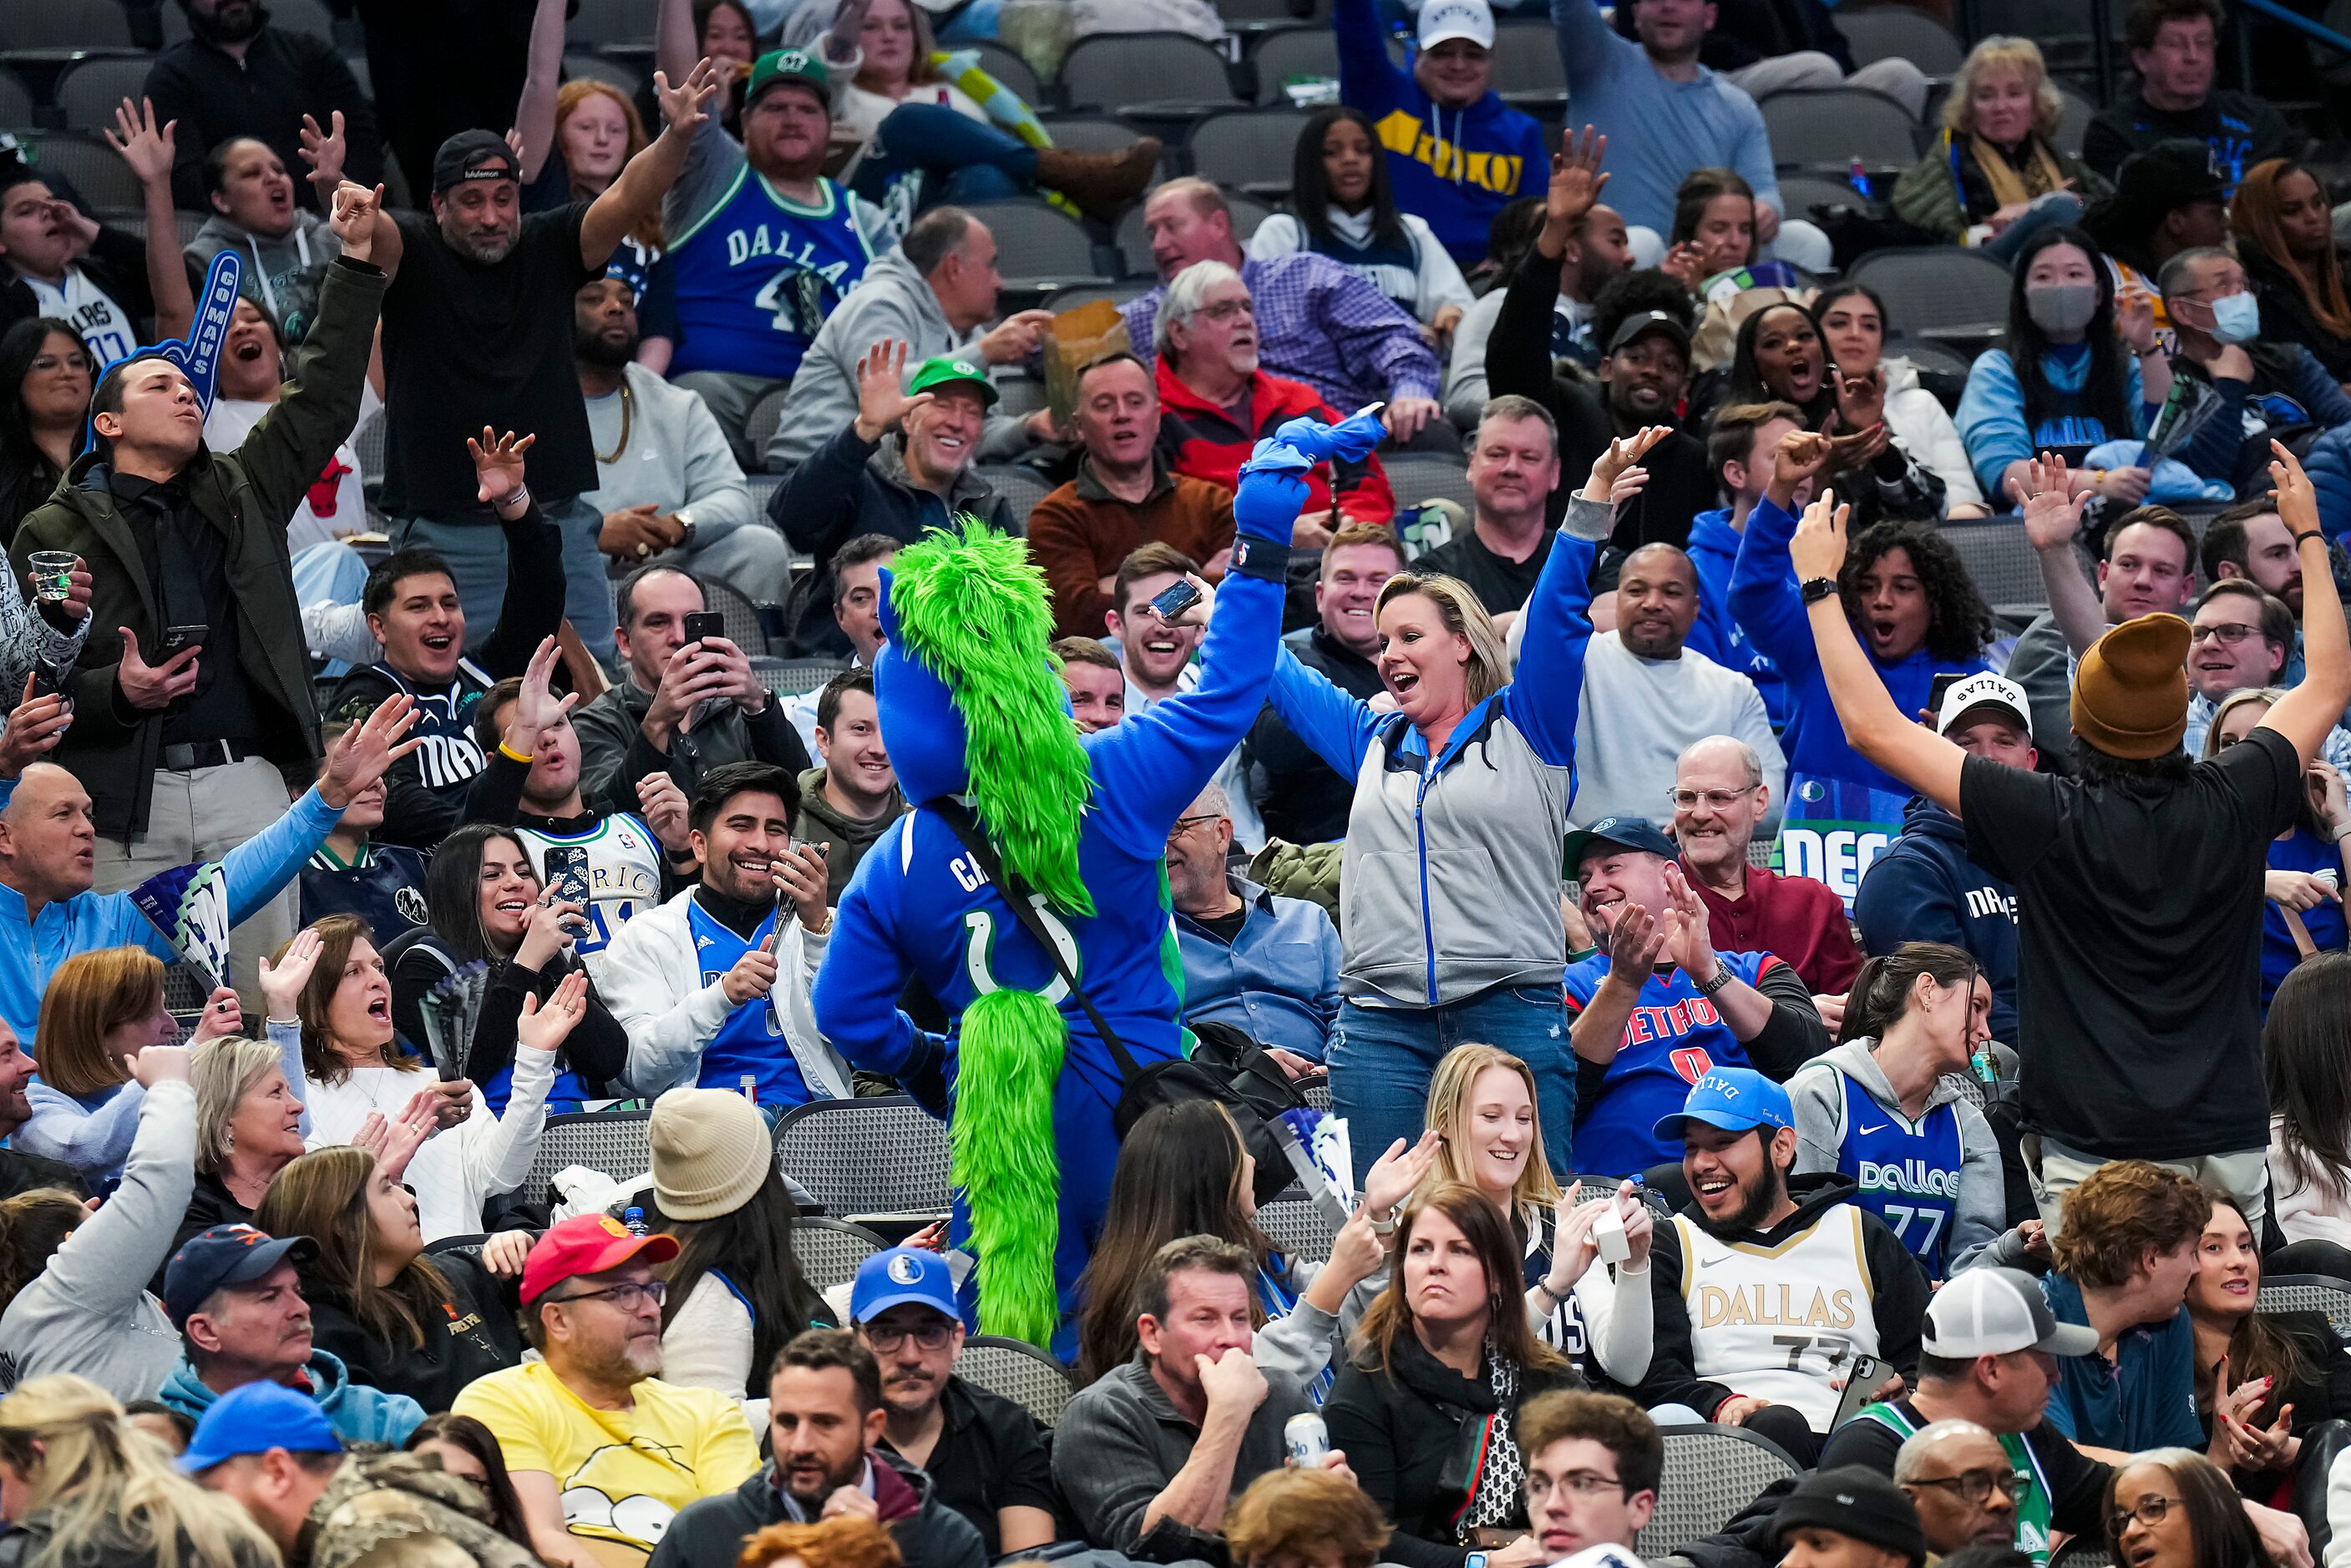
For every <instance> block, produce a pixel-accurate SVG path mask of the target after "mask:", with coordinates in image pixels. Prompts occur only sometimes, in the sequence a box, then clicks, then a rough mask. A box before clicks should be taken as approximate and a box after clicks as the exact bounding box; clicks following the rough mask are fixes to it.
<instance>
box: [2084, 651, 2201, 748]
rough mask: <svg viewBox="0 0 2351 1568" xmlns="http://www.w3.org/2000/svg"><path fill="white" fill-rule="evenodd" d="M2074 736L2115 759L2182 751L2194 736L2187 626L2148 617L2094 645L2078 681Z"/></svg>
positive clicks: (2085, 655) (2087, 655)
mask: <svg viewBox="0 0 2351 1568" xmlns="http://www.w3.org/2000/svg"><path fill="white" fill-rule="evenodd" d="M2187 732H2188V623H2187V622H2186V621H2184V620H2182V619H2180V618H2179V617H2178V616H2176V615H2143V616H2140V617H2139V618H2137V620H2126V621H2125V622H2123V623H2122V625H2120V626H2118V627H2116V628H2113V629H2112V630H2110V631H2108V632H2107V633H2106V635H2105V636H2104V637H2102V638H2100V639H2098V640H2097V641H2096V642H2095V643H2092V644H2091V645H2090V651H2089V652H2087V653H2085V654H2084V655H2082V668H2081V669H2080V670H2077V671H2075V673H2074V733H2075V734H2077V735H2079V736H2081V737H2082V739H2084V740H2085V741H2087V742H2090V744H2092V745H2093V746H2095V747H2096V748H2097V749H2098V750H2100V751H2102V752H2104V753H2106V754H2107V755H2108V756H2110V757H2127V758H2130V759H2133V760H2135V761H2139V762H2145V761H2147V760H2148V759H2150V758H2154V757H2159V756H2162V755H2164V754H2165V753H2168V752H2170V751H2172V750H2174V749H2176V748H2177V747H2178V746H2179V739H2180V737H2181V736H2182V735H2184V734H2186V733H2187Z"/></svg>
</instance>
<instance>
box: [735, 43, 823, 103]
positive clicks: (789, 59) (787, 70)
mask: <svg viewBox="0 0 2351 1568" xmlns="http://www.w3.org/2000/svg"><path fill="white" fill-rule="evenodd" d="M779 82H788V83H790V84H791V85H793V86H795V87H803V88H808V90H809V91H810V92H812V93H814V94H816V99H817V101H818V102H819V103H820V104H822V105H824V106H825V108H826V109H831V108H832V75H831V72H829V71H827V70H826V69H825V68H824V62H823V61H822V60H820V59H818V58H817V57H815V56H814V55H811V54H810V53H809V52H808V51H807V50H806V49H769V50H768V52H767V53H766V54H764V55H761V56H760V57H758V60H757V61H756V62H755V63H754V64H753V65H752V67H751V79H750V80H749V81H747V82H746V83H744V84H743V107H744V108H745V109H749V108H750V107H751V106H752V105H753V104H755V103H757V102H758V101H759V95H760V94H761V93H764V92H766V91H767V90H768V88H771V87H774V86H776V85H777V84H778V83H779Z"/></svg>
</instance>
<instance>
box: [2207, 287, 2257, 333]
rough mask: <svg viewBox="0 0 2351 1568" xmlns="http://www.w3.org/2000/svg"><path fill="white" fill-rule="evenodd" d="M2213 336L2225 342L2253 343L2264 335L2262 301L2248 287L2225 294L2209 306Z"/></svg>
mask: <svg viewBox="0 0 2351 1568" xmlns="http://www.w3.org/2000/svg"><path fill="white" fill-rule="evenodd" d="M2207 308H2208V309H2210V311H2211V312H2212V336H2213V337H2217V338H2219V339H2220V341H2221V342H2223V343H2251V342H2252V340H2253V339H2254V338H2256V337H2260V336H2261V335H2262V302H2261V301H2260V300H2259V299H2258V298H2256V297H2255V296H2253V294H2252V291H2251V290H2250V289H2248V290H2245V291H2242V292H2240V293H2237V294H2224V295H2222V296H2220V298H2218V299H2216V300H2213V301H2212V302H2211V303H2210V306H2207Z"/></svg>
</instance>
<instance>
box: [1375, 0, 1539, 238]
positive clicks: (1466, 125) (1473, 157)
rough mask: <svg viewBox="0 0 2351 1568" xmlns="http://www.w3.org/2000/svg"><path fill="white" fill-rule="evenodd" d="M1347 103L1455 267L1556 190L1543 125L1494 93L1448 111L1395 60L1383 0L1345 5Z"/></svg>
mask: <svg viewBox="0 0 2351 1568" xmlns="http://www.w3.org/2000/svg"><path fill="white" fill-rule="evenodd" d="M1331 26H1332V28H1333V29H1335V30H1336V32H1337V33H1338V39H1339V97H1340V99H1341V100H1342V101H1343V102H1344V103H1346V104H1348V105H1349V106H1350V107H1352V108H1355V109H1362V110H1363V111H1364V114H1366V115H1367V116H1369V117H1370V119H1371V121H1372V129H1373V131H1374V134H1375V135H1377V136H1378V138H1379V141H1380V145H1381V146H1382V147H1384V148H1385V149H1387V160H1388V177H1389V179H1390V181H1391V182H1393V183H1394V185H1395V204H1396V207H1397V209H1398V210H1399V211H1401V212H1406V213H1415V214H1417V215H1418V216H1420V217H1422V218H1424V219H1426V220H1427V223H1428V226H1429V228H1430V229H1432V230H1433V231H1435V233H1436V234H1437V239H1438V240H1439V241H1440V242H1441V243H1442V244H1444V246H1445V248H1446V249H1447V251H1450V252H1451V253H1452V254H1453V259H1454V260H1456V261H1458V262H1461V263H1463V264H1464V265H1468V264H1469V263H1473V262H1479V261H1483V260H1485V259H1486V250H1487V233H1488V231H1489V230H1490V229H1491V228H1492V227H1493V226H1494V218H1495V215H1496V214H1498V213H1500V212H1501V210H1502V209H1503V208H1504V207H1506V206H1508V205H1509V204H1510V202H1513V201H1516V200H1517V199H1518V198H1519V197H1520V196H1540V195H1541V194H1542V193H1543V192H1544V190H1545V189H1546V188H1547V187H1548V185H1549V183H1550V171H1551V160H1550V159H1549V158H1548V157H1546V156H1545V155H1544V151H1543V139H1542V127H1541V126H1540V125H1537V124H1536V123H1535V121H1534V119H1533V118H1532V117H1531V116H1530V115H1525V114H1521V113H1520V112H1519V111H1518V110H1517V109H1512V108H1511V107H1510V105H1509V104H1507V103H1504V102H1503V101H1502V99H1501V95H1500V94H1499V93H1496V92H1491V91H1489V92H1488V93H1487V94H1486V95H1485V96H1484V97H1483V98H1480V99H1478V101H1477V102H1475V103H1473V104H1471V105H1469V106H1468V108H1466V109H1444V108H1440V107H1439V106H1438V105H1437V103H1436V102H1435V101H1434V100H1433V99H1430V98H1429V96H1428V94H1426V92H1424V91H1422V90H1421V87H1420V83H1419V82H1418V81H1417V80H1416V79H1415V78H1414V77H1413V74H1412V67H1409V66H1400V65H1397V64H1396V63H1395V61H1394V60H1392V59H1390V58H1389V57H1388V51H1387V44H1386V41H1385V39H1384V37H1383V36H1382V28H1381V26H1380V15H1379V6H1378V5H1377V3H1376V0H1337V4H1335V5H1332V8H1331Z"/></svg>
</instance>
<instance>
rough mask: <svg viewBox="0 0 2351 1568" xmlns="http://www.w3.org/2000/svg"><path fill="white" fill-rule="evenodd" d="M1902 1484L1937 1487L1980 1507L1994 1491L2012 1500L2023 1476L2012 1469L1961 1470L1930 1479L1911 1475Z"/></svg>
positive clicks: (2021, 1483)
mask: <svg viewBox="0 0 2351 1568" xmlns="http://www.w3.org/2000/svg"><path fill="white" fill-rule="evenodd" d="M1903 1484H1904V1485H1906V1486H1931V1487H1937V1488H1939V1489H1940V1490H1944V1491H1948V1492H1952V1493H1955V1494H1956V1495H1958V1496H1959V1497H1960V1498H1962V1499H1964V1500H1965V1501H1969V1502H1971V1503H1974V1504H1976V1505H1977V1506H1979V1507H1980V1506H1982V1505H1983V1504H1984V1503H1986V1502H1988V1501H1991V1494H1992V1493H1994V1492H1998V1493H2000V1494H2001V1496H2002V1497H2004V1498H2006V1499H2008V1500H2009V1501H2011V1502H2014V1501H2016V1494H2017V1493H2018V1492H2019V1491H2021V1490H2023V1486H2024V1478H2023V1477H2022V1476H2020V1475H2018V1474H2017V1473H2016V1472H2015V1471H2013V1470H1963V1471H1961V1472H1960V1473H1959V1474H1958V1475H1955V1476H1938V1477H1934V1478H1932V1479H1929V1478H1928V1477H1926V1476H1913V1477H1911V1478H1910V1479H1909V1480H1907V1481H1906V1482H1904V1483H1903Z"/></svg>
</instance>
